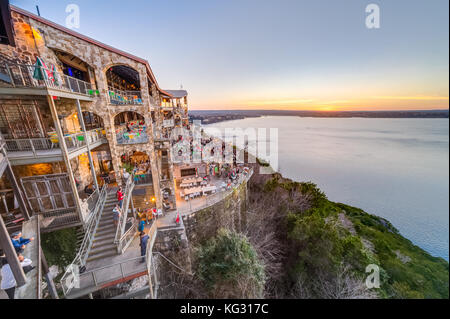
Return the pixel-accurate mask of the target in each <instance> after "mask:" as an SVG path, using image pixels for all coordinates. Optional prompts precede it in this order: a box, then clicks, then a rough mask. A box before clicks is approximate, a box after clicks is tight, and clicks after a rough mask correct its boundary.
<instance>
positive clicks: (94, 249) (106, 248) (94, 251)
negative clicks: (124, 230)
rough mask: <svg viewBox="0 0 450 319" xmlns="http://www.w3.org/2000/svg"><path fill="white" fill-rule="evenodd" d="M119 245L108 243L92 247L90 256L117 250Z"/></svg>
mask: <svg viewBox="0 0 450 319" xmlns="http://www.w3.org/2000/svg"><path fill="white" fill-rule="evenodd" d="M116 250H117V247H116V246H115V245H114V244H111V243H110V244H108V245H102V246H97V247H92V248H91V251H90V252H89V257H93V256H95V255H99V254H102V253H104V252H107V251H116Z"/></svg>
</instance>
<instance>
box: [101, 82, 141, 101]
mask: <svg viewBox="0 0 450 319" xmlns="http://www.w3.org/2000/svg"><path fill="white" fill-rule="evenodd" d="M108 94H109V101H110V102H111V103H112V104H143V102H142V95H141V91H140V90H139V91H123V90H120V89H116V88H114V87H111V86H110V87H108Z"/></svg>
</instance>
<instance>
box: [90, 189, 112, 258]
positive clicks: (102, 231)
mask: <svg viewBox="0 0 450 319" xmlns="http://www.w3.org/2000/svg"><path fill="white" fill-rule="evenodd" d="M116 204H117V199H116V192H115V191H110V192H109V193H108V195H107V197H106V201H105V206H104V207H103V211H102V216H101V217H100V221H99V224H98V227H97V230H96V232H95V235H94V239H93V242H92V247H91V250H90V252H89V256H88V258H87V262H90V261H93V260H97V259H101V258H105V257H109V256H114V255H117V245H116V244H115V243H114V238H115V235H116V227H115V226H114V220H113V212H112V211H113V208H114V206H115V205H116Z"/></svg>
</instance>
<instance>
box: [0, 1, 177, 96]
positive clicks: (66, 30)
mask: <svg viewBox="0 0 450 319" xmlns="http://www.w3.org/2000/svg"><path fill="white" fill-rule="evenodd" d="M10 8H11V11H14V12H17V13H19V14H21V15H24V16H26V17H28V18H30V19H33V20H36V21H39V22H40V23H43V24H45V25H48V26H50V27H52V28H55V29H57V30H59V31H62V32H65V33H67V34H69V35H71V36H73V37H76V38H78V39H81V40H83V41H86V42H88V43H91V44H94V45H96V46H98V47H100V48H102V49H105V50H108V51H111V52H114V53H116V54H119V55H122V56H124V57H127V58H129V59H131V60H134V61H136V62H139V63H142V64H144V65H145V67H146V70H147V75H148V76H149V77H150V79H151V80H152V82H153V83H155V85H156V88H157V89H158V91H160V92H161V93H163V94H166V95H168V96H171V95H170V94H169V93H167V92H165V91H164V90H162V89H161V88H160V87H159V85H158V81H157V80H156V77H155V75H154V74H153V71H152V69H151V67H150V64H149V63H148V61H147V60H145V59H142V58H139V57H137V56H135V55H132V54H130V53H127V52H125V51H122V50H119V49H116V48H114V47H112V46H109V45H107V44H104V43H102V42H100V41H97V40H94V39H92V38H90V37H87V36H85V35H83V34H81V33H78V32H75V31H73V30H71V29H69V28H66V27H63V26H62V25H59V24H57V23H54V22H52V21H50V20H47V19H44V18H42V17H40V16H37V15H35V14H33V13H31V12H28V11H26V10H23V9H21V8H18V7H16V6H13V5H10ZM2 12H3V10H2Z"/></svg>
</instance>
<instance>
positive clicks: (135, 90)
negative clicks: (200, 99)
mask: <svg viewBox="0 0 450 319" xmlns="http://www.w3.org/2000/svg"><path fill="white" fill-rule="evenodd" d="M1 11H2V12H1V15H2V25H1V28H2V30H1V31H2V34H1V42H0V131H1V135H2V139H1V141H2V144H1V146H2V154H0V157H1V160H2V162H1V167H2V170H1V171H0V172H1V173H2V175H0V176H1V181H0V196H1V198H2V203H1V204H0V206H1V208H0V212H1V215H2V217H3V220H4V221H5V223H6V224H7V225H10V226H11V225H12V226H16V228H20V227H21V224H20V222H15V221H21V220H22V218H23V220H28V219H29V218H30V217H31V216H37V215H39V216H41V217H40V231H41V232H50V231H54V230H58V229H62V228H66V227H74V226H78V225H79V226H86V224H87V223H89V221H90V220H91V216H90V215H91V214H92V211H93V208H94V207H95V205H96V204H97V202H98V201H99V198H100V197H101V190H102V187H103V185H104V184H108V185H114V186H122V187H123V188H124V192H125V196H126V198H125V204H124V205H126V207H125V208H128V206H130V207H131V206H134V205H137V206H139V205H142V206H145V208H148V207H155V208H156V209H158V211H160V212H167V211H171V210H175V209H176V199H175V194H174V189H175V185H174V174H173V163H172V161H171V152H170V146H171V143H170V141H169V137H170V131H171V130H172V129H173V128H174V127H188V125H189V120H188V102H187V92H186V91H184V90H164V89H162V88H161V87H160V86H159V85H158V82H157V80H156V77H155V75H154V74H153V72H152V69H151V68H150V65H149V63H148V62H147V61H146V60H144V59H141V58H139V57H136V56H133V55H131V54H128V53H126V52H123V51H120V50H118V49H115V48H112V47H110V46H108V45H105V44H103V43H100V42H98V41H96V40H93V39H91V38H88V37H86V36H83V35H81V34H79V33H76V32H74V31H72V30H70V29H67V28H65V27H62V26H60V25H57V24H55V23H53V22H50V21H48V20H45V19H43V18H41V17H39V16H36V15H34V14H31V13H29V12H27V11H24V10H22V9H20V8H17V7H14V6H8V5H3V6H2V7H1ZM5 169H6V171H7V173H8V174H3V172H4V171H5ZM126 171H127V172H128V173H126ZM129 173H132V176H133V177H134V181H133V182H134V183H133V190H134V194H137V195H136V196H135V197H136V198H131V197H132V196H131V192H130V190H129V189H128V188H129V185H128V184H126V182H127V181H126V180H125V178H124V177H126V176H128V175H129ZM124 175H125V176H124ZM127 196H128V198H127ZM103 204H104V203H103ZM107 204H108V203H106V205H107ZM138 208H139V207H138ZM111 225H112V224H111ZM128 228H129V226H126V227H124V228H123V229H122V230H121V232H120V231H119V234H114V233H113V234H112V235H111V236H114V235H115V238H112V239H113V240H115V243H116V244H118V243H117V241H118V240H120V238H121V237H123V235H124V233H126V231H127V229H128ZM118 238H119V239H118ZM120 245H126V243H121V244H120ZM121 248H123V247H119V250H120V249H121ZM102 253H104V252H102V251H99V254H100V255H101V254H102Z"/></svg>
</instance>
